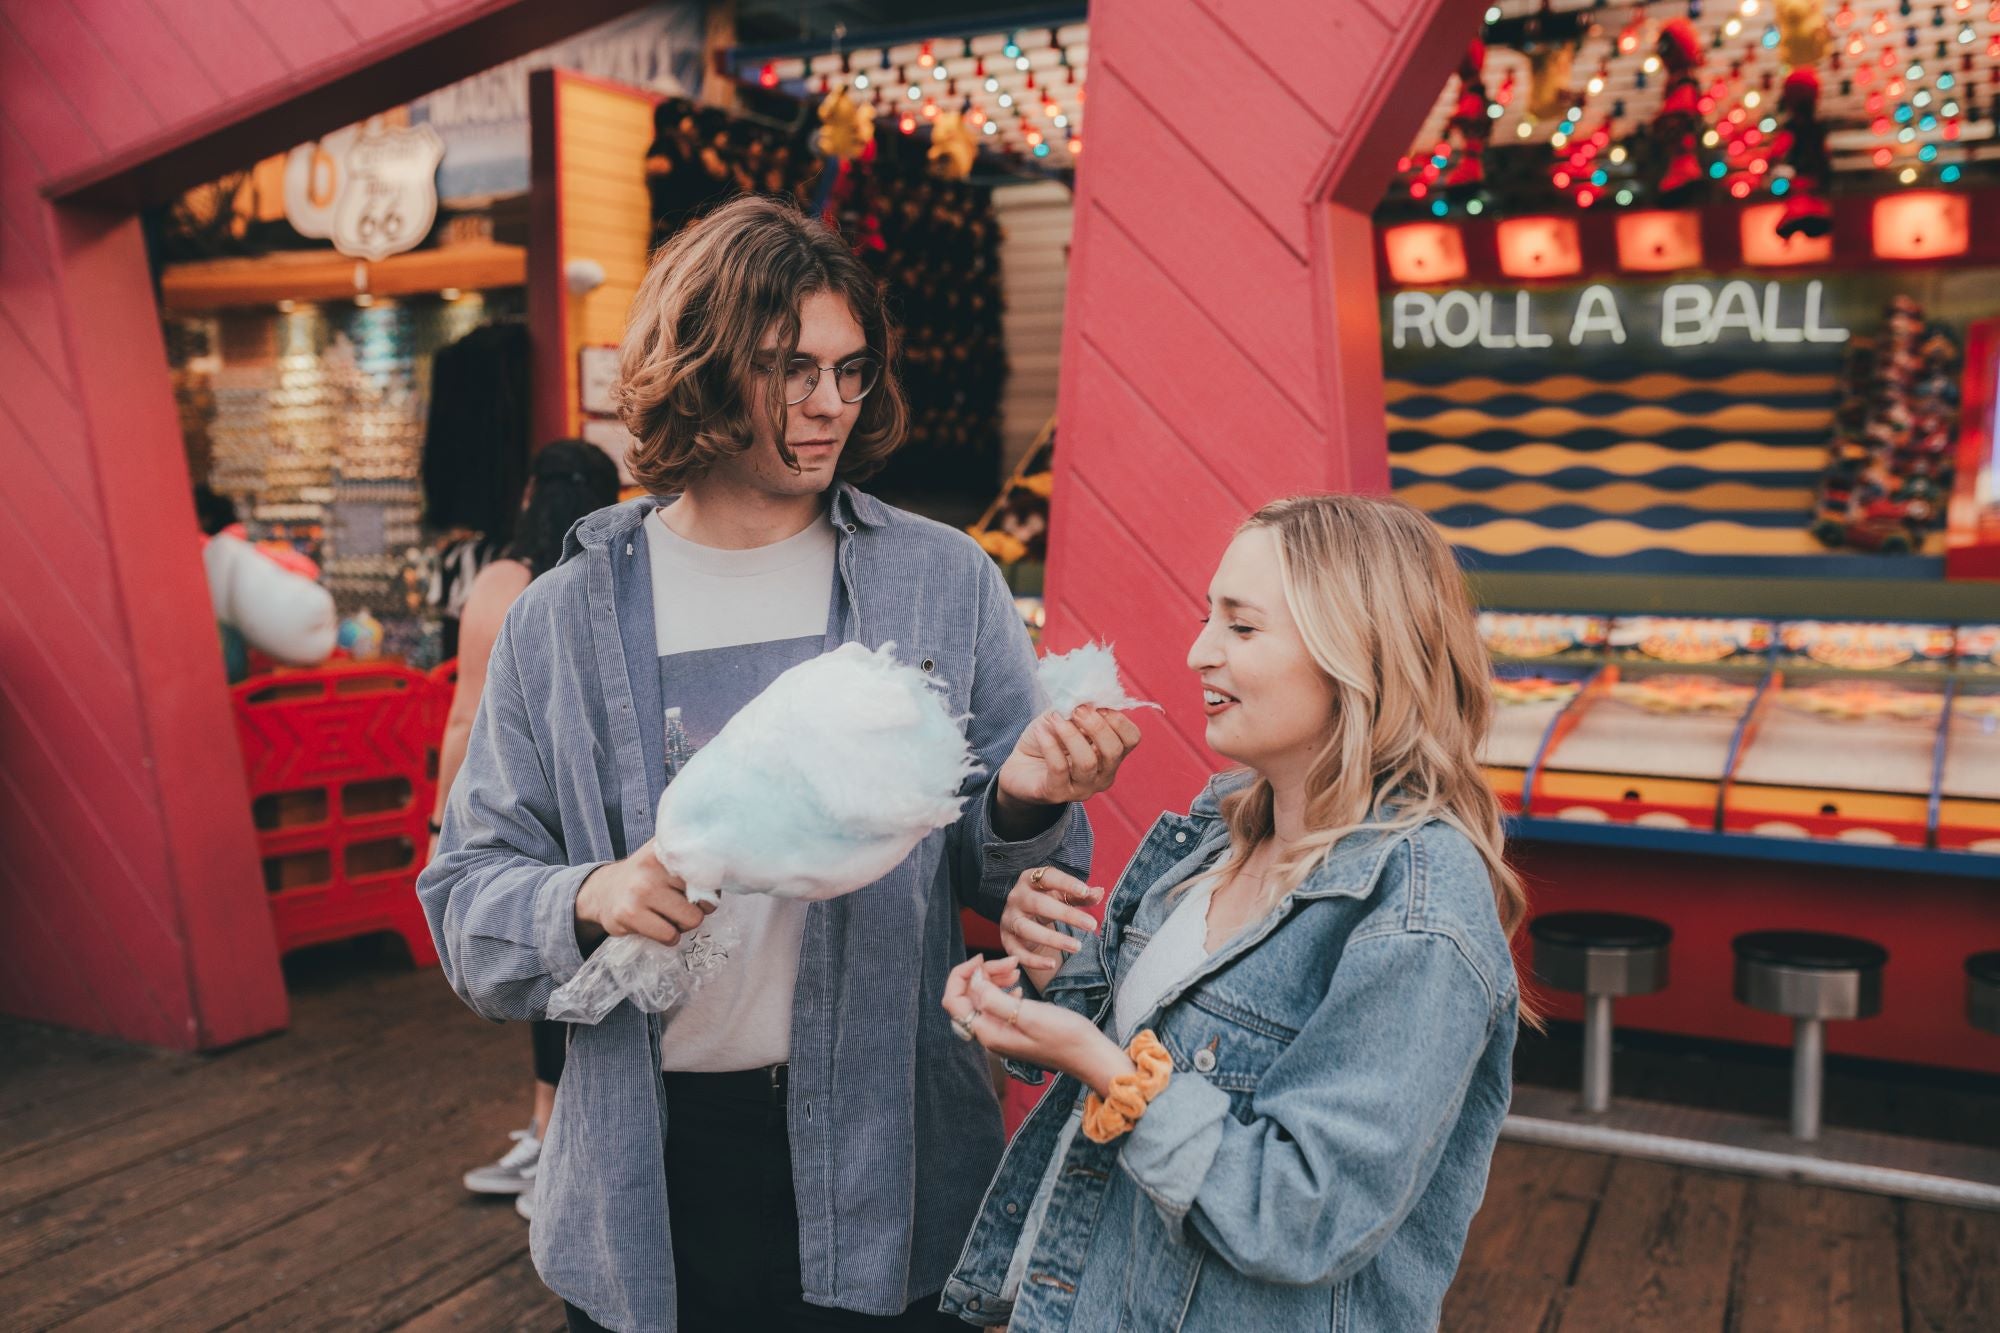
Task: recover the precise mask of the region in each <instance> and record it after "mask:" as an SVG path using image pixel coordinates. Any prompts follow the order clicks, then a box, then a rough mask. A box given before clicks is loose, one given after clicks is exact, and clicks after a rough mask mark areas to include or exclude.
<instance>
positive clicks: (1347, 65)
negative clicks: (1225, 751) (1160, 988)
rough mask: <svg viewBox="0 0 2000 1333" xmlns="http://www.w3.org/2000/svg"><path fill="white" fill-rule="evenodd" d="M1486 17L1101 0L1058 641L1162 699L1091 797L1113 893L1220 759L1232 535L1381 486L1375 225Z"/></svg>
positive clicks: (1054, 623) (1059, 555)
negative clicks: (1209, 644) (1315, 501)
mask: <svg viewBox="0 0 2000 1333" xmlns="http://www.w3.org/2000/svg"><path fill="white" fill-rule="evenodd" d="M1483 9H1484V4H1483V3H1480V2H1479V0H1416V3H1412V4H1407V5H1392V4H1388V3H1384V2H1383V0H1341V2H1339V3H1329V2H1328V0H1266V2H1265V3H1260V4H1255V5H1222V4H1218V3H1215V2H1214V0H1098V3H1096V4H1094V5H1093V6H1092V7H1091V13H1090V21H1091V28H1090V133H1089V136H1088V144H1089V147H1088V152H1087V155H1086V156H1085V157H1084V159H1083V161H1082V165H1081V167H1080V169H1079V171H1078V173H1077V206H1076V230H1075V237H1074V242H1073V248H1072V251H1071V268H1070V287H1069V306H1068V311H1067V314H1066V317H1065V320H1064V335H1063V356H1062V366H1063V370H1062V387H1061V404H1062V405H1061V418H1062V447H1061V448H1060V449H1058V450H1057V451H1056V467H1057V471H1058V476H1057V483H1056V484H1057V487H1058V489H1059V499H1058V502H1057V503H1056V504H1055V506H1054V524H1055V527H1054V532H1053V534H1052V541H1053V544H1054V550H1053V553H1052V556H1051V559H1050V562H1049V565H1050V576H1051V582H1050V586H1049V590H1048V600H1049V614H1050V629H1049V638H1050V642H1051V643H1052V645H1053V646H1054V647H1056V648H1059V649H1060V648H1069V647H1073V646H1075V645H1076V644H1077V643H1079V642H1081V641H1083V640H1085V639H1089V638H1102V639H1106V640H1109V641H1111V642H1112V643H1114V644H1115V645H1116V646H1117V648H1118V650H1119V654H1120V659H1121V661H1122V662H1123V663H1124V665H1125V667H1126V670H1127V672H1128V674H1129V676H1130V677H1131V682H1132V687H1133V688H1134V690H1135V691H1137V692H1138V693H1140V694H1142V695H1143V696H1144V697H1146V698H1149V699H1156V700H1158V701H1160V702H1161V703H1163V704H1165V705H1166V709H1167V713H1166V717H1165V719H1164V721H1163V722H1156V723H1154V724H1153V725H1151V726H1150V727H1148V729H1147V741H1146V743H1145V744H1144V745H1143V746H1142V748H1141V749H1140V751H1139V752H1138V753H1137V754H1136V755H1134V756H1133V758H1132V760H1131V761H1130V762H1129V764H1128V765H1127V768H1126V771H1125V773H1124V774H1122V775H1121V776H1120V778H1119V784H1118V786H1117V788H1116V789H1115V790H1114V791H1112V792H1110V793H1107V794H1106V796H1104V797H1103V798H1101V799H1100V800H1099V801H1097V802H1096V804H1095V806H1094V807H1093V811H1092V813H1093V815H1094V817H1095V820H1096V824H1097V829H1098V855H1097V864H1098V866H1099V868H1100V873H1101V874H1102V875H1103V877H1104V878H1105V879H1106V880H1109V879H1110V878H1111V877H1112V876H1113V875H1115V874H1116V872H1117V868H1118V867H1120V866H1122V865H1124V863H1125V860H1126V858H1127V857H1128V856H1129V855H1130V854H1131V852H1132V849H1133V848H1134V847H1135V846H1136V844H1137V840H1138V837H1139V835H1140V834H1141V833H1143V831H1144V830H1145V828H1146V827H1147V826H1148V825H1149V824H1150V823H1151V822H1152V820H1153V818H1154V817H1155V816H1156V815H1158V814H1159V812H1160V811H1162V810H1167V809H1185V808H1186V807H1187V804H1188V802H1189V801H1190V800H1191V799H1192V797H1193V795H1194V793H1195V792H1196V790H1198V789H1199V787H1200V785H1201V783H1202V781H1203V780H1204V779H1205V778H1206V776H1207V774H1208V773H1209V772H1210V771H1212V769H1213V768H1214V767H1215V766H1216V765H1217V762H1218V761H1217V760H1216V759H1215V758H1214V756H1212V755H1210V754H1209V753H1208V751H1207V750H1206V749H1205V748H1204V747H1203V745H1202V743H1201V735H1202V720H1201V709H1200V703H1201V701H1200V698H1199V696H1198V695H1197V693H1196V692H1195V686H1194V681H1193V678H1192V676H1191V675H1190V674H1189V673H1188V671H1187V669H1186V666H1185V664H1184V660H1183V659H1184V655H1185V653H1186V649H1187V645H1188V643H1189V642H1190V641H1191V640H1192V639H1193V637H1194V632H1195V621H1196V618H1197V616H1199V614H1200V610H1201V606H1202V598H1203V596H1204V593H1205V590H1206V589H1207V586H1208V578H1209V575H1210V573H1211V572H1212V571H1213V569H1214V566H1215V561H1216V559H1217V557H1218V556H1219V555H1220V554H1221V552H1222V548H1223V547H1224V546H1225V545H1227V543H1228V539H1229V534H1230V532H1231V530H1232V529H1233V528H1234V526H1235V525H1236V523H1237V522H1238V521H1239V520H1241V519H1242V518H1243V516H1244V515H1245V514H1247V513H1249V512H1250V511H1251V510H1252V509H1254V508H1256V507H1257V506H1258V505H1259V504H1262V503H1263V502H1264V501H1266V500H1269V499H1272V498H1274V497H1276V496H1279V495H1284V494H1287V493H1290V492H1293V491H1300V490H1328V489H1331V490H1346V489H1361V490H1374V491H1382V490H1386V489H1387V488H1388V465H1387V457H1388V455H1387V440H1386V436H1385V432H1384V426H1383V405H1382V357H1381V334H1380V331H1379V327H1378V323H1377V318H1376V287H1375V255H1374V251H1375V243H1374V232H1373V227H1372V225H1371V223H1370V221H1369V213H1370V210H1371V209H1372V208H1373V206H1374V202H1375V201H1376V200H1377V199H1379V198H1380V196H1381V191H1382V189H1383V187H1384V186H1385V185H1386V183H1387V181H1388V179H1389V176H1390V174H1391V173H1392V171H1393V169H1394V166H1395V159H1396V156H1397V154H1398V153H1400V152H1402V151H1403V149H1404V147H1405V146H1407V144H1408V143H1409V140H1410V138H1411V137H1412V136H1413V135H1415V133H1416V131H1417V127H1418V125H1419V124H1420V123H1421V121H1422V118H1423V115H1424V112H1425V109H1426V108H1427V107H1428V106H1429V105H1430V101H1431V99H1432V97H1433V96H1434V94H1435V92H1436V90H1437V88H1438V87H1440V86H1441V85H1442V84H1443V82H1444V79H1445V77H1446V75H1447V73H1448V72H1449V71H1450V69H1451V67H1452V66H1453V64H1454V63H1455V62H1456V60H1457V58H1458V55H1459V53H1460V52H1461V51H1462V50H1463V48H1464V44H1465V42H1466V41H1467V39H1469V38H1471V37H1473V36H1475V35H1476V34H1477V33H1478V31H1479V24H1480V15H1481V13H1482V11H1483ZM1399 88H1406V89H1413V90H1416V93H1415V95H1413V96H1412V95H1404V96H1400V97H1399V96H1397V95H1396V92H1397V90H1398V89H1399Z"/></svg>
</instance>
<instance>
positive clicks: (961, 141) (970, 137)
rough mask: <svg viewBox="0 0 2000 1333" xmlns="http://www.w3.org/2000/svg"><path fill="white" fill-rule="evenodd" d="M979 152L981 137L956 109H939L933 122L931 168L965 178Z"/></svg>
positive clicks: (961, 178)
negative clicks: (979, 137)
mask: <svg viewBox="0 0 2000 1333" xmlns="http://www.w3.org/2000/svg"><path fill="white" fill-rule="evenodd" d="M978 156H979V139H978V136H977V135H975V134H974V133H973V130H972V126H970V125H968V124H966V123H965V118H964V117H963V116H961V115H960V114H959V113H958V112H956V111H942V110H941V111H939V112H938V114H937V119H936V120H934V121H932V122H931V151H930V162H931V171H932V173H933V174H935V175H939V176H942V177H944V178H945V179H946V180H954V181H956V180H964V179H965V178H966V177H967V176H970V175H971V174H972V163H973V159H975V158H977V157H978Z"/></svg>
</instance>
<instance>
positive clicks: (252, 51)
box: [0, 0, 633, 1049]
mask: <svg viewBox="0 0 2000 1333" xmlns="http://www.w3.org/2000/svg"><path fill="white" fill-rule="evenodd" d="M632 7H633V3H632V0H572V3H567V4H564V5H560V6H556V5H542V4H536V3H532V0H329V2H328V3H316V4H308V5H300V4H293V3H290V0H0V476H4V477H5V478H6V480H5V483H4V484H0V568H5V569H6V570H7V575H6V577H5V578H4V579H0V847H5V848H6V849H7V855H6V857H4V858H0V1012H6V1013H11V1014H16V1015H20V1016H24V1017H30V1018H35V1019H40V1020H44V1021H48V1022H53V1023H60V1024H65V1025H71V1026H76V1027H82V1028H87V1029H91V1030H94V1031H100V1032H107V1033H112V1034H115V1035H118V1036H122V1037H125V1038H128V1039H131V1040H136V1041H141V1042H149V1043H154V1044H158V1045H162V1046H169V1047H176V1048H180V1049H194V1048H199V1047H212V1046H219V1045H226V1044H229V1043H231V1042H235V1041H240V1040H242V1039H243V1038H245V1037H249V1036H253V1035H256V1034H258V1033H261V1032H267V1031H270V1030H272V1029H273V1028H276V1027H280V1026H282V1025H283V1024H284V1023H285V1021H286V1005H285V996H284V990H283V986H282V984H281V979H280V976H279V973H278V968H277V960H276V956H275V946H274V944H273V941H272V936H271V928H270V924H269V916H268V912H267V909H266V906H265V903H264V893H263V887H262V880H261V875H260V874H259V871H258V865H257V858H256V853H255V847H254V843H253V840H252V832H251V827H250V818H249V801H248V797H247V794H246V789H245V787H244V780H243V774H242V771H241V765H240V763H239V761H238V759H237V754H236V745H235V740H234V728H233V721H232V715H231V712H230V708H229V702H228V696H227V693H226V690H225V687H224V682H223V677H222V671H221V663H220V657H219V654H218V653H217V651H216V644H215V628H214V620H213V616H212V613H211V611H210V608H209V603H208V593H207V587H206V584H205V580H204V578H203V576H202V571H201V565H200V559H199V555H198V550H197V545H196V540H195V538H196V532H197V529H196V527H195V523H194V513H193V506H192V502H191V499H190V495H189V479H188V476H187V471H186V465H185V463H184V462H183V461H182V449H181V441H180V433H179V426H178V419H177V415H176V411H175V406H174V401H173V395H172V390H171V388H170V385H169V382H168V378H167V365H166V354H165V347H164V341H163V337H162V334H161V330H160V324H159V320H158V316H157V313H156V311H155V309H154V305H153V294H152V290H151V281H150V276H149V273H148V271H147V267H146V260H145V254H144V246H143V242H142V239H141V237H140V233H139V227H138V222H137V220H136V209H137V207H138V206H140V205H142V204H146V203H152V202H158V201H161V200H164V199H166V198H170V197H172V195H173V194H174V193H176V192H178V191H179V190H181V189H184V188H186V187H187V186H189V185H192V184H195V183H197V182H198V181H199V180H201V179H204V178H205V177H207V176H213V175H214V174H217V173H218V172H220V171H222V170H225V169H229V168H232V167H237V166H241V165H243V164H245V163H248V162H251V161H255V160H256V159H257V158H259V157H260V156H263V155H266V154H268V153H271V152H277V151H282V150H284V149H285V148H288V147H290V146H291V145H292V144H294V143H296V142H298V141H300V140H302V139H305V138H308V137H310V136H312V135H315V134H322V133H325V132H327V131H329V130H332V129H335V128H338V127H339V126H340V125H342V124H345V123H348V122H351V121H353V120H356V119H359V118H360V117H361V116H363V115H366V114H368V113H370V112H373V111H378V110H381V109H383V108H384V107H388V106H392V105H395V104H397V103H399V102H402V101H405V100H407V99H409V98H411V97H413V96H416V95H419V94H421V93H424V92H427V91H429V90H431V89H432V88H435V87H437V86H440V85H442V84H444V83H448V82H450V81H452V80H454V79H457V78H460V77H463V76H464V75H467V74H471V73H474V72H476V71H478V70H480V69H483V68H486V67H488V66H490V65H493V64H495V63H498V62H499V61H501V60H504V59H507V58H510V57H512V56H515V55H521V54H525V53H526V52H528V51H531V50H534V49H535V48H537V47H540V46H542V45H546V44H547V43H548V42H551V41H554V40H557V39H559V38H561V37H564V36H567V35H569V34H570V33H573V32H576V31H580V30H582V29H584V28H587V27H589V26H591V25H592V24H594V23H598V22H601V21H602V20H603V19H605V18H608V17H610V16H612V15H614V14H616V13H618V12H620V11H622V10H625V9H629V8H632Z"/></svg>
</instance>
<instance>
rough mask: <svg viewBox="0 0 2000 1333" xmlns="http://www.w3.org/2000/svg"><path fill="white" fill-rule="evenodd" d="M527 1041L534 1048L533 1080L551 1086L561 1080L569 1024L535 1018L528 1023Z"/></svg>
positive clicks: (566, 1052)
mask: <svg viewBox="0 0 2000 1333" xmlns="http://www.w3.org/2000/svg"><path fill="white" fill-rule="evenodd" d="M528 1043H529V1044H530V1045H531V1046H533V1047H534V1049H535V1081H536V1082H537V1083H546V1084H548V1085H549V1086H551V1087H554V1086H555V1085H556V1084H558V1083H560V1082H562V1071H563V1060H564V1059H565V1058H566V1057H567V1056H568V1055H569V1024H567V1023H550V1022H547V1021H546V1020H542V1019H537V1020H536V1021H534V1022H532V1023H530V1024H528ZM544 1128H547V1127H546V1126H544Z"/></svg>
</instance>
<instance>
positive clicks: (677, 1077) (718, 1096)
mask: <svg viewBox="0 0 2000 1333" xmlns="http://www.w3.org/2000/svg"><path fill="white" fill-rule="evenodd" d="M790 1071H791V1066H790V1065H765V1066H764V1067H763V1068H761V1069H736V1070H731V1071H729V1072H728V1073H723V1074H696V1073H687V1072H683V1071H680V1070H672V1069H670V1070H668V1071H667V1072H666V1073H665V1074H664V1075H662V1077H663V1078H665V1080H666V1084H667V1095H668V1096H669V1097H686V1098H690V1099H693V1100H700V1101H726V1102H736V1103H750V1104H754V1105H766V1106H783V1105H784V1104H785V1097H786V1094H787V1092H788V1090H789V1089H790V1087H791V1072H790Z"/></svg>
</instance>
